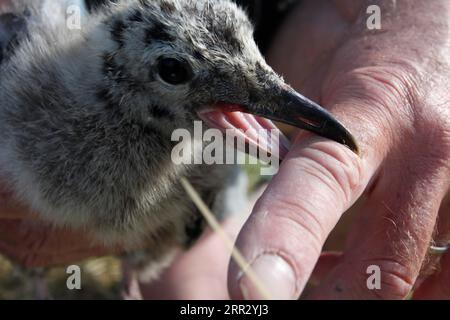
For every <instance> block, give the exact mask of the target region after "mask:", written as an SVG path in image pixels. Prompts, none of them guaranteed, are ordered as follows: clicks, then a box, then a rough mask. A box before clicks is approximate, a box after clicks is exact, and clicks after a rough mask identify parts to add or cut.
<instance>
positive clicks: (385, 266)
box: [362, 258, 416, 300]
mask: <svg viewBox="0 0 450 320" xmlns="http://www.w3.org/2000/svg"><path fill="white" fill-rule="evenodd" d="M368 265H375V266H378V267H379V268H380V288H379V289H375V290H370V294H372V295H373V296H374V297H375V298H378V299H388V300H391V299H396V300H397V299H405V298H406V297H407V296H408V294H409V293H410V292H411V290H412V289H413V287H414V283H415V279H416V275H415V272H414V271H413V270H412V269H411V267H408V266H407V265H406V264H405V263H404V262H400V261H399V260H398V259H393V258H387V259H375V260H371V261H368ZM365 271H366V270H364V279H367V277H368V274H366V273H365ZM362 285H363V286H364V288H365V290H369V289H368V288H367V286H366V281H363V282H362Z"/></svg>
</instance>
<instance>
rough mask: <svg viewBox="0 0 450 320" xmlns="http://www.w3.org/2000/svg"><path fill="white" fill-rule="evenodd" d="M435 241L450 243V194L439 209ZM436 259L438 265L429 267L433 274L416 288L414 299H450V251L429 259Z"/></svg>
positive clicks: (436, 242) (441, 243)
mask: <svg viewBox="0 0 450 320" xmlns="http://www.w3.org/2000/svg"><path fill="white" fill-rule="evenodd" d="M433 243H435V244H436V245H444V244H449V243H450V194H448V195H447V197H446V199H445V200H444V201H443V203H442V205H441V208H440V210H439V220H438V228H437V232H436V234H435V236H434V240H433ZM439 258H440V259H439ZM436 259H438V261H437V266H435V265H433V266H432V267H429V268H427V269H428V270H427V271H429V270H430V272H431V271H433V274H432V275H431V276H429V277H427V278H426V279H425V280H424V281H423V282H422V283H421V285H420V286H418V288H416V290H415V291H414V296H413V298H414V299H419V300H420V299H427V300H430V299H446V300H447V299H450V252H449V251H447V252H446V253H445V254H444V255H443V256H442V257H439V255H437V254H434V255H431V257H430V259H429V260H436ZM430 272H428V274H429V273H430Z"/></svg>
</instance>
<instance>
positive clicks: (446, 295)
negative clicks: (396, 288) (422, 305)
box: [413, 252, 450, 300]
mask: <svg viewBox="0 0 450 320" xmlns="http://www.w3.org/2000/svg"><path fill="white" fill-rule="evenodd" d="M413 298H414V299H415V300H450V253H449V252H446V253H445V254H444V255H443V256H442V258H441V263H440V268H439V270H438V271H437V272H436V273H435V274H433V275H432V276H430V277H428V278H427V279H426V280H425V281H424V282H423V283H422V285H421V286H420V287H419V288H418V289H417V290H416V291H415V292H414V295H413Z"/></svg>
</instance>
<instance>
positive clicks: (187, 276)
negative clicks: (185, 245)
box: [140, 218, 242, 300]
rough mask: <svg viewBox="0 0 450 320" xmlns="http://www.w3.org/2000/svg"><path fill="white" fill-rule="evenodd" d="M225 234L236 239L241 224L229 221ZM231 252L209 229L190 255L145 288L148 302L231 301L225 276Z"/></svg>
mask: <svg viewBox="0 0 450 320" xmlns="http://www.w3.org/2000/svg"><path fill="white" fill-rule="evenodd" d="M223 226H224V231H225V232H226V233H227V234H228V235H229V236H230V237H231V238H232V239H235V238H236V236H237V233H238V231H239V229H240V228H241V227H242V221H239V219H238V218H230V219H229V220H228V221H227V222H226V223H224V225H223ZM229 259H230V252H229V251H228V250H227V246H226V245H225V243H224V242H223V240H222V239H221V238H220V237H219V236H218V235H217V234H216V233H214V232H212V231H211V230H210V229H208V231H207V232H206V233H205V234H204V235H202V237H201V238H200V239H199V240H198V241H197V243H196V244H195V245H194V247H192V248H191V249H189V250H188V251H187V252H184V253H182V254H179V255H178V256H177V258H176V259H175V261H174V262H173V263H172V265H171V267H169V269H167V270H166V271H164V272H163V274H162V275H161V277H160V278H159V279H157V280H156V281H154V282H152V283H149V284H143V283H141V284H140V285H141V291H142V294H143V296H144V298H145V299H150V300H153V299H158V300H159V299H163V300H165V299H175V300H180V299H181V300H185V299H187V300H197V299H208V300H211V299H212V300H215V299H220V300H225V299H229V295H228V291H227V287H226V276H227V262H228V261H229Z"/></svg>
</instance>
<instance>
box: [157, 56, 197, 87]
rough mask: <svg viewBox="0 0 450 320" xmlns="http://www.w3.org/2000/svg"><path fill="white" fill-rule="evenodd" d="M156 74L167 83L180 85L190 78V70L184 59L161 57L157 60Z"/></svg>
mask: <svg viewBox="0 0 450 320" xmlns="http://www.w3.org/2000/svg"><path fill="white" fill-rule="evenodd" d="M158 74H159V76H160V77H161V79H162V80H163V81H165V82H167V83H168V84H171V85H180V84H184V83H186V82H188V81H189V80H190V79H191V77H192V70H191V68H190V66H189V64H188V63H187V62H186V61H182V60H178V59H175V58H162V59H160V60H159V62H158Z"/></svg>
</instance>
